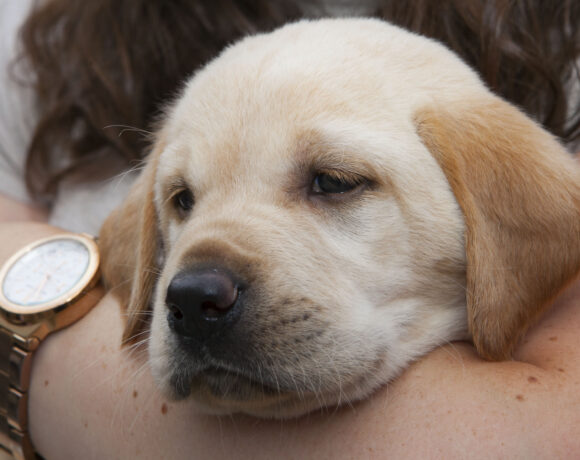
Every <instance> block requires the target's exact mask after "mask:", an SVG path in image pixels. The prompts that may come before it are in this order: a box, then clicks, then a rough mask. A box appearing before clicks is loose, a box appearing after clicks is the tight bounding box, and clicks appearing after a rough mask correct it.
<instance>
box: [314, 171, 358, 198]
mask: <svg viewBox="0 0 580 460" xmlns="http://www.w3.org/2000/svg"><path fill="white" fill-rule="evenodd" d="M365 183H366V180H365V179H364V178H363V177H360V176H358V175H348V174H345V173H343V172H340V171H329V172H320V173H318V174H317V175H316V176H315V177H314V180H313V181H312V185H311V191H312V193H314V194H315V195H336V194H346V193H349V192H352V191H354V190H356V189H358V188H360V187H361V186H362V185H364V184H365Z"/></svg>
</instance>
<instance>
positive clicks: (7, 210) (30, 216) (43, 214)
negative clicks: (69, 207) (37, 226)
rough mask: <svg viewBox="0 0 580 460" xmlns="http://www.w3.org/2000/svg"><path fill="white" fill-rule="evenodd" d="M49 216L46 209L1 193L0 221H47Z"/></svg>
mask: <svg viewBox="0 0 580 460" xmlns="http://www.w3.org/2000/svg"><path fill="white" fill-rule="evenodd" d="M47 217H48V214H47V211H46V210H45V209H42V208H40V207H36V206H33V205H31V204H25V203H21V202H19V201H16V200H14V199H12V198H9V197H7V196H5V195H2V194H1V193H0V222H11V221H34V222H45V221H46V220H47Z"/></svg>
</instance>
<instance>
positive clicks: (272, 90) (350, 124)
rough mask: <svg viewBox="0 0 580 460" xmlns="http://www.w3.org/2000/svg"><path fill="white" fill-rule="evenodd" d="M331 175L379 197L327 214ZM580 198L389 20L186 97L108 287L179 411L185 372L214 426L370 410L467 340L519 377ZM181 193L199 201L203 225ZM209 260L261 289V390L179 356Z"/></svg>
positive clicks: (516, 132)
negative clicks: (192, 288) (179, 303)
mask: <svg viewBox="0 0 580 460" xmlns="http://www.w3.org/2000/svg"><path fill="white" fill-rule="evenodd" d="M532 170H533V171H532ZM321 171H340V172H341V173H344V174H346V175H347V176H348V175H351V176H356V177H363V178H365V180H366V185H364V186H362V187H361V188H359V189H357V190H356V191H354V192H351V193H347V194H344V195H341V196H340V197H324V196H322V197H321V196H318V195H313V194H312V193H311V187H312V181H313V177H314V175H315V174H316V173H317V172H321ZM579 183H580V175H579V173H578V169H577V167H576V166H575V164H574V163H573V162H572V160H571V159H569V158H567V156H566V153H565V152H564V150H563V149H562V148H561V147H560V146H559V145H558V143H557V142H556V141H555V140H553V139H552V138H551V137H550V135H549V134H547V133H546V132H544V131H543V130H541V129H540V128H539V127H538V126H536V125H535V124H534V123H533V122H532V121H530V120H529V119H527V118H526V117H524V116H523V115H522V114H520V113H519V112H518V111H517V110H516V109H514V108H512V107H511V106H509V105H508V104H507V103H505V102H503V101H501V100H499V99H498V98H496V97H495V96H493V95H492V94H491V93H490V92H489V91H488V90H487V89H486V88H485V87H484V85H483V84H482V83H481V81H480V80H479V78H478V77H477V76H476V75H475V74H474V72H472V71H471V70H470V69H469V68H468V67H467V66H466V65H464V64H463V63H462V62H461V61H460V60H459V59H458V58H457V57H456V56H455V55H453V54H452V53H451V52H449V51H448V50H447V49H445V48H444V47H443V46H441V45H439V44H437V43H435V42H433V41H431V40H428V39H425V38H421V37H419V36H416V35H414V34H411V33H408V32H405V31H402V30H401V29H399V28H396V27H393V26H390V25H388V24H385V23H384V22H380V21H376V20H354V19H353V20H322V21H315V22H300V23H296V24H293V25H289V26H286V27H284V28H282V29H280V30H277V31H275V32H273V33H272V34H268V35H259V36H255V37H250V38H247V39H245V40H243V41H241V42H240V43H238V44H236V45H234V46H232V47H231V48H229V49H227V50H226V51H225V52H224V53H223V54H222V55H221V56H220V57H218V58H217V59H216V60H214V61H213V62H212V63H210V64H209V65H208V66H207V67H206V68H204V69H203V70H201V71H200V72H199V73H198V74H197V75H195V76H194V78H192V79H191V81H190V82H189V83H188V84H187V86H186V88H185V89H184V91H183V93H182V95H181V97H180V98H179V99H178V100H177V101H176V103H175V104H174V105H173V106H172V107H171V108H170V109H169V110H168V111H167V115H166V118H165V120H164V122H163V125H162V128H161V130H160V132H159V136H158V141H157V143H156V145H155V148H154V150H153V152H152V154H151V156H150V159H149V162H148V165H147V167H146V168H145V171H144V172H143V175H142V177H141V179H140V180H139V183H138V184H137V185H136V186H135V189H134V190H133V192H132V194H131V196H130V197H129V198H128V200H127V202H126V204H125V205H124V207H122V208H120V209H119V210H117V211H116V212H115V213H114V214H113V215H112V216H111V217H110V219H109V220H108V222H107V223H106V224H105V226H104V229H103V232H102V247H103V251H104V259H105V268H104V271H105V276H106V277H107V278H108V279H109V280H110V282H111V284H112V286H113V288H116V289H118V291H117V292H118V293H119V296H120V298H121V299H122V301H123V302H124V303H125V304H126V305H127V312H128V316H129V318H128V323H127V328H126V334H125V341H126V342H134V341H137V340H140V338H141V336H140V335H139V334H143V332H144V331H145V333H146V334H147V336H148V338H149V355H150V365H151V368H152V371H153V374H154V376H155V378H156V380H157V382H158V383H159V385H160V388H161V389H162V390H163V391H164V392H165V393H166V394H167V395H170V396H171V395H175V389H174V388H173V387H172V385H173V384H172V377H174V376H175V375H176V373H180V372H181V373H182V374H180V375H181V377H182V378H183V376H192V382H193V381H195V384H193V391H192V397H193V398H195V399H196V400H198V401H199V402H200V404H201V405H202V406H203V407H206V408H208V409H209V410H210V411H212V412H216V413H224V412H225V413H227V412H246V413H250V414H254V415H258V416H266V417H288V416H294V415H300V414H302V413H305V412H308V411H311V410H314V409H316V408H319V407H334V406H336V405H339V404H343V403H346V402H352V401H355V400H358V399H361V398H364V397H366V396H368V395H369V394H370V393H371V392H372V391H373V390H375V389H377V388H378V387H380V386H381V385H384V384H385V383H387V382H388V381H390V380H392V379H393V378H395V377H396V376H397V375H398V374H399V373H400V372H401V371H402V370H403V369H404V368H405V367H406V366H408V365H409V363H411V362H412V361H413V360H416V359H417V358H419V357H420V356H422V355H424V354H425V353H427V352H428V351H430V350H432V349H433V348H434V347H436V346H438V345H441V344H443V343H446V342H449V341H452V340H458V339H468V338H470V337H473V339H474V341H475V344H476V346H477V348H478V351H479V352H480V353H481V354H482V356H484V357H487V358H490V359H502V358H505V357H507V356H509V353H510V351H511V349H512V347H513V346H514V345H515V343H517V340H518V338H519V337H520V336H521V334H522V333H523V332H524V331H525V329H526V328H527V327H528V326H529V324H530V323H531V322H532V321H533V320H534V319H535V318H536V317H537V316H538V315H539V314H540V313H541V311H542V310H543V309H544V308H545V307H546V306H547V305H548V304H549V301H550V299H551V298H552V297H553V296H554V295H555V294H556V293H557V292H558V290H559V289H560V288H561V287H562V286H563V285H565V284H566V283H567V282H568V281H569V280H570V278H571V277H572V276H573V274H574V273H575V272H577V271H578V268H579V267H580V254H579V250H578V247H577V246H578V238H579V237H580V215H579V207H580V206H579V203H580V190H579V185H578V184H579ZM176 184H177V185H179V186H182V185H183V184H186V186H187V187H188V188H190V189H191V190H192V192H193V194H194V196H195V205H194V207H193V210H192V211H191V214H189V215H187V216H186V217H185V218H180V217H179V216H178V214H177V213H176V212H175V209H174V207H173V206H172V203H173V200H172V194H173V193H174V191H175V187H176ZM547 206H550V207H551V208H550V209H546V207H547ZM502 231H505V232H506V234H507V236H506V235H504V233H502ZM554 235H557V236H554ZM520 237H521V238H520ZM571 246H573V247H571ZM503 254H507V255H505V257H503ZM564 259H565V261H564ZM206 260H212V261H213V260H218V261H220V263H225V264H228V265H229V266H230V267H233V268H232V269H234V268H235V269H236V270H239V271H241V272H243V274H244V275H245V276H246V277H248V278H251V279H252V285H251V287H250V289H253V290H254V291H252V295H253V297H252V299H253V302H252V303H251V304H248V305H246V308H245V310H244V313H243V315H244V316H243V321H241V322H240V323H238V324H237V325H236V327H238V328H240V333H242V334H246V337H247V341H249V342H250V345H251V346H250V347H249V348H248V351H247V353H248V354H249V355H248V356H250V358H248V359H250V360H251V361H252V363H253V365H254V367H253V371H252V372H253V375H252V378H250V379H247V375H246V376H245V377H240V375H239V373H238V370H237V369H236V368H235V367H236V366H235V363H232V362H228V363H227V364H224V363H223V362H218V361H219V360H216V362H213V363H212V365H215V366H222V365H223V366H224V367H225V368H227V370H228V373H225V374H224V377H223V378H224V379H230V383H224V385H223V389H222V390H218V389H216V387H215V385H214V386H213V387H212V386H211V385H208V384H204V380H203V368H202V366H201V365H199V363H195V362H190V361H191V360H188V356H187V353H186V352H185V351H184V350H180V349H179V347H178V346H177V345H176V344H177V342H176V341H175V339H174V337H173V332H172V331H171V330H170V328H169V327H168V325H167V320H166V317H167V308H166V306H165V304H164V303H165V292H166V289H167V287H168V284H169V282H170V281H171V279H172V277H173V276H174V275H175V274H176V273H177V272H178V271H179V270H180V269H183V268H184V267H186V266H188V265H191V264H195V263H197V262H198V261H206ZM533 264H537V266H538V267H539V268H534V269H533V270H531V269H530V267H529V266H530V265H533ZM548 264H549V265H548ZM157 273H159V277H158V278H157V277H156V274H157ZM540 275H541V276H540ZM538 277H540V278H538ZM480 280H481V282H482V283H483V284H481V285H480V284H479V282H480ZM494 280H498V286H499V285H505V288H500V287H498V288H497V289H495V285H494ZM536 281H537V282H536ZM534 283H536V284H538V283H540V284H542V286H543V287H539V288H538V289H537V290H536V291H537V292H536V291H534V289H535V288H533V287H532V285H533V284H534ZM481 286H483V288H482V287H481ZM514 286H515V287H518V286H519V289H521V291H522V292H523V293H524V294H522V295H523V297H522V296H520V295H519V291H518V293H517V294H518V295H515V297H517V298H515V297H514V298H511V297H510V295H512V294H513V293H514V292H515V291H514V290H513V289H511V288H512V287H514ZM531 291H533V292H531ZM527 292H531V293H530V295H529V296H527V297H526V293H527ZM522 299H523V300H522ZM149 308H152V311H153V318H152V321H151V324H150V325H149V324H148V322H147V321H146V319H147V311H148V310H149ZM504 322H505V327H504ZM149 327H150V332H147V331H149V329H148V328H149ZM234 361H235V360H234ZM183 368H186V369H187V370H186V371H183ZM180 369H181V370H180ZM184 372H185V373H184ZM244 372H246V371H244ZM265 387H268V388H269V389H270V390H273V391H264V388H265Z"/></svg>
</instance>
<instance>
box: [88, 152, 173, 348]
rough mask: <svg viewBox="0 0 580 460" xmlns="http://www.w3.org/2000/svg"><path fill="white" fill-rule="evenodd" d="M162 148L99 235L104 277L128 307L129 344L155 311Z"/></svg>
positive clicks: (125, 338)
mask: <svg viewBox="0 0 580 460" xmlns="http://www.w3.org/2000/svg"><path fill="white" fill-rule="evenodd" d="M160 150H161V149H160V148H156V149H154V150H153V152H152V153H151V154H150V155H149V159H148V162H147V165H146V166H145V168H144V170H143V171H142V172H141V175H140V176H139V178H138V179H137V181H136V182H135V184H134V185H133V186H132V188H131V190H130V192H129V195H128V196H127V198H126V199H125V201H124V202H123V204H122V205H121V206H119V207H118V208H117V209H115V210H114V211H113V213H112V214H111V215H110V216H109V217H108V218H107V220H106V221H105V223H104V224H103V227H102V228H101V232H100V235H99V246H100V250H101V254H102V261H103V262H102V272H103V277H104V279H105V282H106V283H107V285H108V287H109V288H111V290H112V293H113V294H115V295H116V296H117V297H118V298H119V300H120V302H121V304H122V306H123V307H125V308H126V315H127V321H126V323H125V329H124V332H123V344H125V345H126V344H131V343H135V342H138V341H139V340H140V338H141V336H142V334H143V332H144V331H146V330H147V329H148V325H149V319H150V315H151V296H152V294H153V290H154V287H155V281H156V279H157V273H158V267H157V257H158V254H157V251H158V245H159V241H158V222H157V213H156V211H155V205H154V181H155V171H156V169H157V162H158V157H159V152H160Z"/></svg>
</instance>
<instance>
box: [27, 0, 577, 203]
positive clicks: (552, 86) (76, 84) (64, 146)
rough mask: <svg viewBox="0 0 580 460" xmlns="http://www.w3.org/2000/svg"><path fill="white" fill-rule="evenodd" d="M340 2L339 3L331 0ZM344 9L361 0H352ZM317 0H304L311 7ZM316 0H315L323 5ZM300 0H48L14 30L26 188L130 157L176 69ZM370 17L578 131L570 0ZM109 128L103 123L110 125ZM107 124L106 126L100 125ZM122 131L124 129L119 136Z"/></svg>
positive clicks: (397, 9) (140, 152)
mask: <svg viewBox="0 0 580 460" xmlns="http://www.w3.org/2000/svg"><path fill="white" fill-rule="evenodd" d="M340 3H341V5H342V6H344V5H347V4H349V2H348V1H344V0H343V1H342V2H340ZM350 3H351V5H350V6H351V8H350V9H351V10H353V9H355V10H356V8H361V11H362V9H363V6H362V5H363V3H360V2H356V0H354V1H352V2H350ZM313 4H315V2H308V7H309V8H310V9H309V11H310V12H312V11H317V10H312V9H311V8H312V5H313ZM324 4H329V1H328V0H327V1H326V2H322V3H321V4H320V9H319V10H318V11H317V12H318V13H320V11H321V10H322V9H323V6H324ZM304 5H306V2H304V3H303V4H302V5H301V4H300V3H299V2H298V1H294V2H293V1H285V0H280V1H276V2H273V1H268V0H213V1H212V2H209V1H205V0H197V1H196V0H171V1H152V0H90V1H87V0H50V1H48V2H45V3H43V5H42V6H41V7H39V8H37V9H36V10H34V11H33V13H32V14H31V15H30V17H29V19H28V20H27V22H26V23H25V25H24V27H23V29H22V31H21V38H22V42H23V44H24V57H25V59H26V60H27V61H28V62H30V63H31V65H32V68H33V70H34V73H35V77H34V81H35V83H34V89H35V91H36V95H37V103H38V114H39V122H38V124H37V126H36V129H35V131H34V134H33V137H32V142H31V144H30V148H29V151H28V157H27V165H26V181H27V186H28V188H29V190H30V192H31V194H32V195H33V196H34V197H37V198H39V199H40V198H44V199H45V200H48V201H50V198H51V196H53V194H54V193H55V191H56V188H57V185H58V183H59V181H60V180H61V179H62V178H63V177H64V176H66V175H67V174H69V173H70V172H71V171H75V170H78V169H82V166H83V165H84V164H86V162H88V161H92V160H93V159H94V158H95V157H96V155H97V154H99V153H100V152H103V151H107V152H109V153H111V154H114V155H117V156H121V157H122V158H124V159H126V162H127V166H129V165H130V164H131V163H134V162H138V161H139V159H141V158H142V157H143V156H144V155H145V153H146V151H147V149H146V146H147V141H148V140H147V138H146V137H145V136H143V135H140V134H139V133H136V132H133V131H128V132H123V133H122V131H124V128H123V126H131V127H135V128H139V129H144V130H148V129H150V128H151V124H152V123H153V121H154V120H155V117H156V115H157V114H158V112H159V111H160V108H161V107H162V106H163V104H164V102H165V101H166V100H167V99H168V98H171V97H172V96H174V95H175V94H176V91H177V89H178V88H179V87H180V85H181V84H182V82H183V81H184V79H186V78H187V77H188V76H189V75H190V74H191V73H192V72H193V71H194V70H195V69H196V68H198V67H200V66H201V65H202V64H203V63H205V62H206V61H208V60H209V59H211V58H212V57H214V56H215V55H216V54H217V53H218V52H219V51H220V50H221V49H222V48H223V47H224V46H226V45H227V44H229V43H231V42H233V41H234V40H236V39H237V38H239V37H241V36H243V35H245V34H249V33H255V32H258V31H266V30H270V29H273V28H275V27H277V26H279V25H281V24H283V23H285V22H288V21H292V20H295V19H297V18H299V17H301V16H303V15H304V8H303V6H304ZM365 7H366V11H367V12H368V11H371V9H372V8H373V7H374V11H373V13H374V16H376V17H380V18H384V19H387V20H389V21H391V22H393V23H395V24H398V25H401V26H403V27H405V28H407V29H410V30H413V31H415V32H418V33H420V34H423V35H426V36H428V37H433V38H436V39H438V40H440V41H443V42H444V43H446V44H447V45H448V46H449V47H450V48H451V49H452V50H454V51H455V52H457V53H458V54H459V55H460V56H462V57H463V59H464V60H465V61H466V62H467V63H468V64H470V65H471V66H472V67H473V68H475V69H476V70H477V71H478V72H479V73H480V74H481V76H482V77H483V79H484V80H485V81H486V82H487V84H488V86H489V87H490V88H491V89H492V90H494V91H495V92H497V93H498V94H500V95H501V96H503V97H505V98H506V99H508V100H510V101H512V102H513V103H515V104H516V105H518V106H520V107H521V108H523V109H524V110H525V111H526V112H528V113H529V114H531V115H532V116H534V117H535V118H536V119H537V120H539V121H540V122H541V123H542V124H543V125H544V126H545V127H546V128H547V129H548V130H550V131H551V132H552V133H554V134H555V135H556V136H558V137H560V138H562V139H563V140H564V141H565V142H568V143H571V142H575V141H578V140H579V138H580V108H579V107H570V106H569V105H570V104H569V98H568V96H569V95H568V90H569V86H570V81H572V80H573V79H576V81H578V80H580V72H579V69H578V65H577V61H578V59H579V58H580V27H578V25H579V24H580V2H579V1H578V0H560V1H553V2H552V1H544V0H518V1H515V0H406V1H397V0H375V1H374V2H373V3H372V4H366V6H365ZM111 126H112V127H111ZM106 127H109V128H106ZM121 133H122V135H120V134H121Z"/></svg>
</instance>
